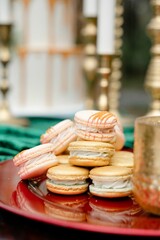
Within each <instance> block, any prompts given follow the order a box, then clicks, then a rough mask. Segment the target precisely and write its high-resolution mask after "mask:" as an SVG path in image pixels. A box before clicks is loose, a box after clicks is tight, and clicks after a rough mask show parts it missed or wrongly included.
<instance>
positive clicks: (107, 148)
mask: <svg viewBox="0 0 160 240" xmlns="http://www.w3.org/2000/svg"><path fill="white" fill-rule="evenodd" d="M68 150H69V151H70V152H71V151H73V150H75V151H77V150H79V151H84V152H85V151H90V152H101V153H103V152H108V153H109V154H110V155H111V156H112V155H113V154H114V152H115V149H114V146H113V144H110V143H105V142H99V141H73V142H71V143H70V144H69V147H68Z"/></svg>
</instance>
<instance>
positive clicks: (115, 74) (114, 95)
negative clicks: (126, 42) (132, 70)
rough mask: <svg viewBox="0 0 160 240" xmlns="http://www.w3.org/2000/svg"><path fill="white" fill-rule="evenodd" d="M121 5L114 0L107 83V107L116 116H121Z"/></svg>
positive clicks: (120, 1) (118, 0) (119, 1)
mask: <svg viewBox="0 0 160 240" xmlns="http://www.w3.org/2000/svg"><path fill="white" fill-rule="evenodd" d="M122 25H123V5H122V0H117V1H116V16H115V55H114V56H113V60H112V73H111V76H110V84H109V109H110V111H111V112H112V113H114V114H115V115H116V116H117V117H119V118H121V115H120V112H119V109H118V108H119V98H120V88H121V77H122V71H121V67H122V60H121V56H122V45H123V40H122V36H123V27H122Z"/></svg>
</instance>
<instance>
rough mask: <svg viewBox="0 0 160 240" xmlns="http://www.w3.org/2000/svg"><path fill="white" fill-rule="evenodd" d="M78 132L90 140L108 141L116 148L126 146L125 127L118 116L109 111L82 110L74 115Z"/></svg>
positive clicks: (80, 136)
mask: <svg viewBox="0 0 160 240" xmlns="http://www.w3.org/2000/svg"><path fill="white" fill-rule="evenodd" d="M74 121H75V127H76V134H77V136H78V137H79V138H81V139H84V140H88V141H100V142H108V143H112V144H114V145H115V149H116V150H120V149H122V148H123V146H124V142H125V138H124V134H123V129H122V126H121V124H120V123H119V121H118V119H117V117H116V116H115V115H114V114H112V113H111V112H108V111H98V110H82V111H78V112H76V113H75V116H74Z"/></svg>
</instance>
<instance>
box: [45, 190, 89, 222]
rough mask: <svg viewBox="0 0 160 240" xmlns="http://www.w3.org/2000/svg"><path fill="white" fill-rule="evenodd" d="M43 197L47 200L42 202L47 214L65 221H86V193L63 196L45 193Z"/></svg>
mask: <svg viewBox="0 0 160 240" xmlns="http://www.w3.org/2000/svg"><path fill="white" fill-rule="evenodd" d="M45 199H46V200H47V201H45V202H44V208H45V213H46V214H47V215H49V216H51V217H53V218H57V219H61V220H66V221H73V222H84V221H86V212H85V207H86V205H87V204H88V195H87V194H79V195H74V196H71V195H69V196H66V195H65V196H64V195H59V194H54V193H51V194H47V196H46V198H45Z"/></svg>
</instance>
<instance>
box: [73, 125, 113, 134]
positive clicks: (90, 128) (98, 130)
mask: <svg viewBox="0 0 160 240" xmlns="http://www.w3.org/2000/svg"><path fill="white" fill-rule="evenodd" d="M76 128H77V129H79V130H82V131H88V132H94V133H112V132H114V131H113V130H112V129H107V128H104V129H99V128H94V127H90V126H87V125H81V124H79V123H76Z"/></svg>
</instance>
